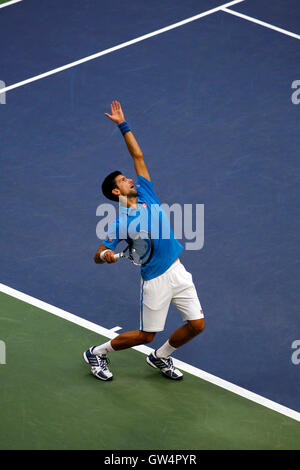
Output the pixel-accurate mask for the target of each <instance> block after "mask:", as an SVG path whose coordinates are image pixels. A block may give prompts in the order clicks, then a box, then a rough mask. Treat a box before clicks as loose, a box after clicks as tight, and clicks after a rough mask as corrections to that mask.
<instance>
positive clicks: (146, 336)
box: [141, 331, 155, 344]
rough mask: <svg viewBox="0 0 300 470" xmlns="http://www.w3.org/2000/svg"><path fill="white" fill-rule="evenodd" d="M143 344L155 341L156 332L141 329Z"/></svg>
mask: <svg viewBox="0 0 300 470" xmlns="http://www.w3.org/2000/svg"><path fill="white" fill-rule="evenodd" d="M141 334H142V338H143V344H147V343H151V341H153V339H154V336H155V333H149V332H148V331H141Z"/></svg>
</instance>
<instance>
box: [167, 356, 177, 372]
mask: <svg viewBox="0 0 300 470" xmlns="http://www.w3.org/2000/svg"><path fill="white" fill-rule="evenodd" d="M167 364H168V367H169V368H170V369H172V370H174V369H175V367H174V365H173V361H172V359H171V358H170V357H169V358H168V359H167Z"/></svg>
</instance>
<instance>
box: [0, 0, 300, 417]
mask: <svg viewBox="0 0 300 470" xmlns="http://www.w3.org/2000/svg"><path fill="white" fill-rule="evenodd" d="M199 3H201V5H199ZM223 3H224V1H223V2H222V1H208V0H207V1H202V2H197V1H192V0H189V1H186V2H180V1H175V2H174V1H172V2H171V1H169V0H165V1H163V2H158V1H154V2H150V3H149V2H139V1H132V2H130V3H129V4H126V5H125V4H124V2H121V1H119V0H118V1H115V2H114V3H113V4H111V5H108V4H103V2H97V1H96V0H89V1H85V2H73V1H69V0H67V1H64V2H59V1H52V2H50V1H44V2H39V1H37V0H24V1H23V2H21V3H19V4H17V5H15V6H12V7H8V8H4V9H3V11H2V12H1V13H0V37H2V39H1V45H2V54H1V57H2V67H1V75H0V79H1V80H4V81H5V83H6V85H7V86H9V85H12V84H14V83H17V82H19V81H22V80H24V79H27V78H29V77H33V76H35V75H37V74H40V73H43V72H47V71H48V70H51V69H53V68H56V67H60V66H62V65H65V64H67V63H69V62H72V61H74V60H77V59H80V58H83V57H85V56H87V55H90V54H93V53H96V52H98V51H101V50H104V49H106V48H108V47H112V46H114V45H117V44H120V43H122V42H124V41H128V40H130V39H133V38H135V37H138V36H140V35H143V34H146V33H149V32H151V31H154V30H157V29H159V28H161V27H164V26H168V25H169V24H172V23H175V22H177V21H180V20H182V19H185V18H188V17H191V16H193V15H196V14H198V13H201V11H205V10H209V9H211V8H214V7H217V6H219V5H222V4H223ZM297 3H298V2H297ZM297 3H296V1H294V0H287V1H284V2H283V1H279V0H276V1H273V2H267V1H261V2H258V1H245V2H243V3H240V4H237V5H235V6H233V7H231V8H232V9H233V10H235V11H239V12H242V13H244V14H246V15H249V16H253V17H255V18H257V19H260V20H262V21H265V22H269V23H272V24H274V25H276V26H279V27H280V28H284V29H287V30H290V31H292V32H294V33H298V34H299V33H300V31H299V25H298V23H297V21H296V15H295V12H296V14H297V15H298V18H299V16H300V5H298V6H297ZM3 38H5V46H4V44H3ZM299 44H300V43H299V40H297V39H295V38H292V37H289V36H287V35H284V34H280V33H278V32H276V31H274V30H272V29H269V28H266V27H262V26H259V25H257V24H254V23H252V22H250V21H246V20H244V19H242V18H238V17H236V16H233V15H231V14H228V13H226V12H224V11H218V12H216V13H214V14H211V15H208V16H206V17H204V18H201V19H199V20H197V21H194V22H191V23H188V24H186V25H184V26H181V27H179V28H176V29H173V30H171V31H168V32H166V33H164V34H160V35H157V36H154V37H152V38H149V39H146V40H144V41H142V42H139V43H137V44H134V45H131V46H129V47H126V48H124V49H121V50H118V51H116V52H112V53H111V54H108V55H105V56H103V57H100V58H98V59H96V60H92V61H90V62H87V63H83V64H81V65H79V66H76V67H74V68H70V69H69V70H65V71H63V72H60V73H57V74H54V75H52V76H50V77H47V78H44V79H41V80H38V81H36V82H33V83H29V84H27V85H26V86H21V87H19V88H16V89H15V90H12V91H10V92H8V93H7V96H6V105H0V116H1V148H0V156H1V185H0V199H1V278H0V279H1V282H2V283H3V284H5V285H7V286H10V287H13V288H14V289H17V290H19V291H21V292H25V293H26V294H29V295H31V296H33V297H36V298H38V299H41V300H43V301H45V302H47V303H49V304H52V305H55V306H57V307H60V308H62V309H64V310H67V311H69V312H72V313H74V314H76V315H78V316H80V317H83V318H86V319H88V320H90V321H93V322H95V323H97V324H100V325H102V326H104V327H105V328H109V329H110V328H113V327H115V326H117V325H118V326H120V327H122V329H123V331H125V330H131V329H136V328H137V327H138V326H139V312H138V309H139V272H138V271H137V270H136V269H135V268H134V267H133V266H132V265H131V264H129V263H126V262H124V263H121V262H120V263H119V264H118V265H116V266H108V265H105V266H98V265H96V264H95V263H94V261H93V255H94V253H95V251H96V249H97V248H98V246H99V245H100V240H99V239H97V236H96V226H97V223H98V222H99V217H97V216H96V209H97V207H98V206H99V204H101V203H104V202H106V200H105V199H104V197H103V196H102V194H101V191H100V186H101V182H102V179H103V177H104V176H106V174H108V173H109V172H111V171H113V170H115V169H119V170H122V171H123V172H124V173H125V174H126V175H127V176H131V175H132V176H134V169H133V165H132V161H131V158H130V156H129V155H128V153H127V150H126V148H125V146H124V142H123V140H122V137H121V135H120V133H119V130H118V129H116V128H115V127H114V126H113V125H112V123H111V122H110V121H109V120H108V119H107V118H106V117H105V116H104V112H107V111H109V105H110V102H111V100H112V99H118V100H120V102H121V104H122V106H123V108H124V111H125V116H126V118H127V120H128V121H129V123H130V125H131V127H132V130H133V132H134V134H135V136H136V138H137V140H138V142H139V143H140V146H141V148H142V150H143V152H144V157H145V160H146V162H147V164H148V167H149V171H150V174H151V176H152V179H153V181H154V185H155V189H156V192H157V194H158V196H159V198H160V200H161V201H162V202H166V203H168V204H170V205H171V204H173V203H180V204H185V203H190V204H196V203H198V204H204V205H205V228H204V234H205V243H204V247H203V249H202V250H200V251H196V252H195V251H185V252H184V253H183V255H182V257H181V260H182V262H183V263H184V265H185V266H186V268H187V269H188V270H189V271H190V272H191V273H192V274H193V279H194V283H195V285H196V287H197V290H198V294H199V298H200V301H201V304H202V307H203V310H204V314H205V316H206V330H205V332H204V333H203V335H201V336H199V337H198V338H197V339H195V340H194V341H192V342H190V343H188V344H187V345H185V346H183V347H182V348H181V349H179V350H178V351H176V353H175V355H174V356H175V357H176V358H178V359H181V360H182V361H185V362H187V363H189V364H191V365H193V366H195V367H198V368H200V369H203V370H205V371H207V372H209V373H211V374H214V375H216V376H218V377H221V378H223V379H225V380H227V381H230V382H233V383H234V384H237V385H240V386H241V387H244V388H246V389H248V390H250V391H253V392H255V393H257V394H259V395H262V396H264V397H266V398H269V399H271V400H273V401H275V402H278V403H280V404H282V405H285V406H287V407H290V408H292V409H294V410H297V411H300V404H299V393H298V390H299V373H300V365H295V364H293V362H292V360H291V356H292V353H293V350H292V349H291V345H292V343H293V341H295V340H297V339H300V331H299V304H300V292H299V262H300V252H299V229H300V218H299V196H300V194H299V193H300V191H299V116H300V105H299V106H297V105H294V104H293V103H292V101H291V95H292V92H293V90H292V89H291V84H292V82H293V81H294V80H297V79H298V80H299V79H300V76H299V60H300V49H299ZM0 96H1V95H0ZM178 326H180V315H179V313H178V312H177V311H176V310H175V309H174V308H173V307H172V308H171V309H170V312H169V317H168V320H167V325H166V330H165V331H164V332H163V333H161V334H158V335H157V336H156V338H155V340H154V342H153V343H152V346H153V347H156V346H159V345H160V344H162V342H164V341H165V340H166V339H167V337H168V336H169V335H170V333H171V332H172V331H173V330H174V329H176V328H177V327H178ZM49 354H51V352H49Z"/></svg>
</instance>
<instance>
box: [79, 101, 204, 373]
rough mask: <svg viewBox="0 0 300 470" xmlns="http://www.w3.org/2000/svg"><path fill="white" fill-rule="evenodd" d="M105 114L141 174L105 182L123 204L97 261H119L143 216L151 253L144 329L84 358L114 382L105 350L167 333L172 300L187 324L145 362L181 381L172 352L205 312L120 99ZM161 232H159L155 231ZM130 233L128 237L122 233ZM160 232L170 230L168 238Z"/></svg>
mask: <svg viewBox="0 0 300 470" xmlns="http://www.w3.org/2000/svg"><path fill="white" fill-rule="evenodd" d="M105 115H106V116H107V117H108V118H109V119H111V120H112V121H113V122H114V123H115V124H117V125H118V127H119V129H120V131H121V133H122V135H123V137H124V140H125V143H126V145H127V148H128V151H129V153H130V155H131V157H132V159H133V163H134V168H135V171H136V173H137V187H135V186H134V184H133V181H132V179H130V178H127V177H126V176H124V175H123V174H122V173H121V172H120V171H114V172H113V173H110V174H109V175H108V176H107V177H106V178H105V180H104V181H103V184H102V191H103V194H104V195H105V196H106V197H107V198H108V199H110V200H112V201H116V202H120V203H121V213H120V215H119V216H118V217H117V218H116V220H115V221H114V222H113V224H112V225H111V226H110V227H109V229H108V234H107V237H106V239H105V240H104V241H103V243H102V244H101V245H100V247H99V249H98V250H97V252H96V254H95V257H94V259H95V262H96V263H99V264H101V263H104V262H106V263H115V262H116V258H115V252H114V250H115V248H116V246H117V244H118V243H119V242H120V241H121V239H122V238H125V239H128V238H132V239H135V237H136V236H138V235H139V231H138V227H139V225H138V224H137V225H136V233H135V234H132V233H130V236H129V235H128V234H129V231H128V226H129V224H130V222H131V221H132V220H133V219H134V218H135V217H136V216H137V214H138V215H139V217H140V218H142V219H143V217H144V218H145V220H147V221H151V224H152V225H150V226H149V225H147V228H148V229H149V232H150V233H151V239H152V249H151V257H149V258H148V259H147V261H146V262H145V263H143V264H142V265H141V277H142V279H141V293H140V328H139V329H138V330H135V331H128V332H125V333H121V334H120V335H118V336H117V337H116V338H114V339H113V340H111V341H108V342H107V343H104V344H101V345H100V346H92V347H91V348H89V349H88V350H87V351H85V352H84V353H83V357H84V360H85V361H86V362H87V363H89V364H90V365H91V371H92V373H93V374H94V375H95V377H97V378H98V379H100V380H111V379H112V377H113V374H112V373H111V371H110V370H109V369H108V359H107V354H108V353H111V352H112V351H120V350H121V349H127V348H131V347H133V346H138V345H140V344H147V343H150V342H151V341H152V340H153V338H154V336H155V334H156V333H157V332H158V331H163V330H164V326H165V322H166V318H167V314H168V310H169V306H170V303H171V301H172V302H173V304H174V305H175V307H176V308H177V309H178V310H179V311H180V313H181V316H182V320H183V321H184V322H185V324H184V325H183V326H181V327H180V328H178V329H177V330H176V331H175V332H174V333H173V334H172V335H171V336H170V338H169V340H168V341H167V342H166V343H165V344H163V345H162V346H161V347H160V348H159V349H157V350H156V351H155V352H153V353H151V354H150V355H149V356H148V357H147V363H148V364H149V365H150V366H152V367H153V368H155V369H158V370H160V371H161V372H162V374H163V375H164V376H166V377H168V378H170V379H173V380H179V379H181V378H182V377H183V374H182V373H181V372H180V371H179V370H178V369H176V368H175V367H174V365H173V361H172V358H171V357H170V356H171V354H172V353H173V352H174V351H175V350H176V349H177V348H179V347H180V346H182V345H184V344H185V343H187V342H188V341H190V340H191V339H192V338H194V337H195V336H197V335H198V334H199V333H201V331H203V329H204V315H203V312H202V309H201V305H200V302H199V299H198V295H197V292H196V289H195V286H194V283H193V280H192V276H191V274H190V273H188V272H187V271H186V269H185V268H184V266H183V265H182V264H181V262H180V260H179V255H180V253H181V251H182V250H183V247H182V245H181V244H180V243H179V242H178V241H177V240H176V239H175V237H174V233H173V231H172V230H171V228H170V225H169V220H168V218H167V216H166V214H165V213H164V211H162V210H158V207H159V206H160V202H159V200H158V198H157V196H156V194H155V192H154V189H153V183H152V181H151V178H150V175H149V173H148V170H147V167H146V164H145V161H144V157H143V153H142V151H141V149H140V147H139V145H138V143H137V141H136V139H135V137H134V135H133V133H132V131H131V130H130V127H129V125H128V123H127V121H126V120H125V117H124V114H123V111H122V108H121V105H120V103H119V102H118V101H113V102H112V103H111V114H108V113H105ZM153 224H154V225H156V227H157V226H160V225H161V226H162V230H161V232H160V231H159V233H158V234H157V233H156V235H155V236H154V237H153V236H152V235H153ZM155 232H157V230H155ZM124 233H126V234H127V236H125V237H124V236H123V237H121V234H124ZM162 233H164V234H165V233H169V236H168V237H167V238H166V237H165V236H164V237H163V236H162Z"/></svg>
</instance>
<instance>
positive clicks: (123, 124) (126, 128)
mask: <svg viewBox="0 0 300 470" xmlns="http://www.w3.org/2000/svg"><path fill="white" fill-rule="evenodd" d="M118 127H119V129H120V131H121V132H122V135H124V134H126V132H130V131H131V129H130V127H129V125H128V122H127V121H123V122H121V124H119V125H118Z"/></svg>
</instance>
